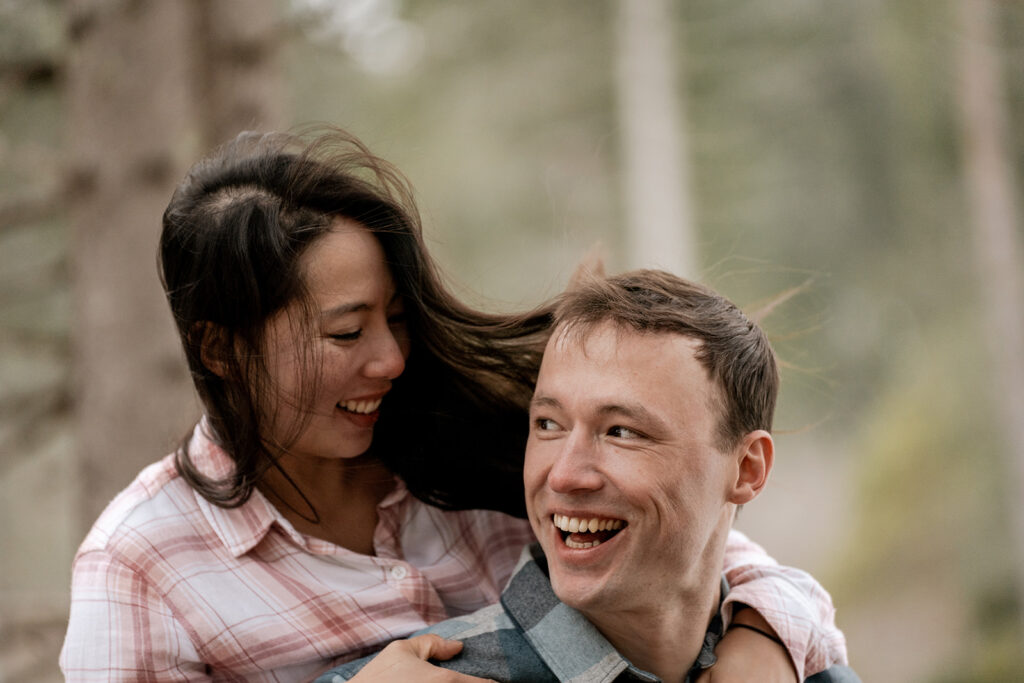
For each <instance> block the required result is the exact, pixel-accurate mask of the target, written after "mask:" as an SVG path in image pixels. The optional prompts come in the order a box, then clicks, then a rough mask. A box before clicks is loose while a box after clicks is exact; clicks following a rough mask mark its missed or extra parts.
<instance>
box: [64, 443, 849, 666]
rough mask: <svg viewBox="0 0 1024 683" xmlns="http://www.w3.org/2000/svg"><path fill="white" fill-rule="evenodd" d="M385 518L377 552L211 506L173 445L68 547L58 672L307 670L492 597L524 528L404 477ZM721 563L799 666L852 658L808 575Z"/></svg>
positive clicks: (735, 543)
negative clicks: (429, 499)
mask: <svg viewBox="0 0 1024 683" xmlns="http://www.w3.org/2000/svg"><path fill="white" fill-rule="evenodd" d="M193 458H194V461H195V463H196V465H197V466H198V467H199V468H200V469H201V470H202V471H203V472H205V473H207V474H213V475H215V476H216V475H222V474H224V473H226V472H228V471H230V468H231V460H230V458H229V457H228V456H227V455H226V454H225V453H224V452H223V451H221V450H220V449H219V448H218V447H216V446H215V445H214V444H212V443H211V442H210V441H209V440H208V439H206V438H205V437H204V436H203V434H202V432H201V430H200V429H199V428H197V430H196V434H195V436H194V438H193ZM378 515H379V521H378V524H377V529H376V532H375V534H374V549H375V553H376V555H375V556H372V557H371V556H367V555H361V554H358V553H354V552H351V551H349V550H346V549H344V548H340V547H338V546H336V545H334V544H332V543H328V542H326V541H322V540H319V539H316V538H312V537H309V536H305V535H303V534H300V533H298V532H297V531H295V529H294V528H293V527H292V525H291V524H290V523H289V522H288V521H287V520H286V519H284V517H283V516H282V515H281V514H280V513H279V512H278V511H277V510H276V509H275V508H274V506H273V505H271V504H270V503H269V502H268V501H267V500H266V498H264V497H263V496H262V495H261V494H260V493H259V492H255V493H254V494H253V496H252V498H251V499H250V500H249V501H248V502H247V503H246V504H245V505H243V506H241V507H239V508H236V509H230V510H227V509H223V508H219V507H217V506H214V505H211V504H210V503H208V502H207V501H206V500H204V499H203V498H202V497H201V496H199V495H198V494H196V493H195V491H193V490H192V489H191V488H190V487H189V486H188V485H187V484H186V483H185V482H184V481H183V480H182V479H181V478H180V477H179V476H178V475H177V473H176V472H175V469H174V458H173V456H168V457H166V458H164V459H163V460H161V461H160V462H157V463H155V464H153V465H151V466H149V467H147V468H146V469H145V470H143V471H142V473H141V474H140V475H139V476H138V477H137V478H136V480H135V481H134V482H133V483H132V484H131V485H130V486H129V487H128V488H127V489H125V490H124V491H123V492H122V493H121V494H120V495H118V496H117V498H115V499H114V501H113V502H112V503H111V504H110V505H109V506H108V508H107V509H106V510H105V511H104V512H103V514H102V515H101V516H100V518H99V520H97V522H96V524H95V525H94V526H93V528H92V531H91V532H90V533H89V535H88V536H87V537H86V539H85V541H84V542H83V544H82V546H81V548H80V549H79V551H78V554H77V555H76V557H75V561H74V565H73V576H72V592H71V615H70V621H69V624H68V632H67V637H66V639H65V642H64V648H63V650H62V652H61V658H60V663H61V668H62V670H63V671H64V674H65V676H66V678H67V680H68V681H114V680H116V681H129V680H130V681H211V680H217V681H303V680H309V679H311V678H312V677H313V676H315V675H316V674H317V673H319V672H321V671H323V670H325V669H327V668H328V667H329V666H332V665H336V664H339V663H342V662H344V661H347V660H349V659H353V658H355V657H359V656H362V655H364V654H368V653H369V652H372V651H374V650H377V649H379V648H381V647H382V646H383V645H385V644H386V643H387V642H389V641H391V640H393V639H395V638H401V637H404V636H406V635H408V634H409V633H411V632H412V631H415V630H417V629H420V628H423V627H425V626H427V625H429V624H433V623H435V622H437V621H441V620H443V619H446V618H448V617H449V616H455V615H458V614H462V613H466V612H469V611H472V610H475V609H478V608H480V607H483V606H484V605H487V604H490V603H493V602H495V601H496V600H497V598H498V596H499V595H500V593H501V589H502V587H503V586H504V584H505V582H506V580H507V579H508V577H509V576H510V575H511V572H512V569H513V568H514V566H515V563H516V560H517V559H518V557H519V551H520V549H521V548H522V547H523V546H524V545H525V544H526V543H528V542H530V541H531V540H532V534H531V532H530V529H529V525H528V524H527V523H526V522H524V521H522V520H518V519H514V518H512V517H509V516H507V515H504V514H501V513H498V512H491V511H481V510H473V511H463V512H446V511H442V510H439V509H437V508H433V507H431V506H428V505H425V504H424V503H422V502H420V501H419V500H417V499H415V498H414V497H413V496H411V495H409V493H408V492H407V490H406V489H405V486H404V485H403V484H402V483H401V482H397V483H396V487H395V489H394V491H392V493H390V494H389V495H388V496H387V497H386V498H385V499H384V500H383V501H382V502H381V503H380V505H379V508H378ZM726 565H727V577H728V579H729V581H730V583H731V584H732V585H733V586H734V588H733V592H732V593H731V594H730V596H729V599H730V600H731V601H735V600H742V601H743V602H745V603H747V604H750V605H752V606H753V607H755V608H757V609H758V610H759V611H760V612H761V613H762V614H764V615H765V618H766V619H768V621H769V622H770V623H772V625H773V626H774V627H775V628H776V630H777V631H778V632H779V634H780V635H781V636H782V637H783V639H784V640H785V641H786V642H787V645H788V646H789V649H790V652H791V654H792V655H793V656H794V658H795V659H796V660H797V661H798V662H799V665H800V668H801V669H803V665H804V664H805V663H806V665H807V667H808V668H807V671H808V672H813V671H814V670H817V668H824V666H825V665H827V664H828V663H830V662H831V661H839V659H840V658H842V659H844V660H845V652H844V651H843V647H844V646H843V641H842V634H840V633H839V632H838V631H837V630H836V629H835V626H834V624H833V622H832V605H831V600H830V599H829V597H828V594H827V593H825V592H824V590H823V589H821V587H820V586H818V584H817V583H816V582H815V581H814V580H813V579H812V578H811V577H809V576H808V575H807V574H804V573H803V572H799V571H797V570H792V569H787V568H783V567H778V566H777V565H776V564H775V563H774V561H773V560H772V559H771V558H769V557H767V556H766V555H765V554H764V551H763V550H761V548H759V547H758V546H757V545H755V544H753V543H751V542H750V541H748V540H747V539H746V538H745V537H743V536H742V535H739V534H737V535H734V536H732V537H731V540H730V544H729V550H728V551H727V559H726ZM837 652H838V653H839V654H838V656H837ZM805 658H806V662H805V661H804V659H805ZM826 660H827V661H826ZM821 662H825V665H821V666H820V667H819V664H821ZM812 667H814V668H812Z"/></svg>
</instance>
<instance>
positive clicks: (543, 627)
mask: <svg viewBox="0 0 1024 683" xmlns="http://www.w3.org/2000/svg"><path fill="white" fill-rule="evenodd" d="M728 590H729V586H728V584H727V583H726V581H725V579H724V578H723V579H722V593H721V597H722V599H724V598H725V595H726V593H728ZM422 633H436V634H438V635H440V636H442V637H444V638H451V639H454V640H461V641H462V643H463V648H462V652H460V653H459V654H458V655H456V656H455V657H454V658H453V659H450V660H448V661H445V662H435V663H436V664H437V665H438V666H442V667H444V668H446V669H452V670H455V671H459V672H461V673H464V674H469V675H472V676H479V677H481V678H490V679H493V680H496V681H499V682H506V681H507V682H509V683H512V682H529V683H549V682H550V683H558V682H560V681H564V682H571V683H611V682H612V681H615V682H616V683H625V682H628V681H639V682H642V683H660V681H661V679H660V678H658V677H657V676H655V675H653V674H650V673H647V672H646V671H642V670H640V669H638V668H636V667H635V666H633V665H632V664H630V662H629V660H627V659H626V658H625V657H623V656H622V655H621V654H619V653H618V652H617V651H616V650H615V648H614V647H612V645H611V643H609V642H608V641H607V640H605V638H604V636H602V635H601V633H600V632H599V631H598V630H597V628H595V627H594V625H593V624H591V623H590V622H589V621H587V618H586V617H584V616H583V615H582V614H580V613H579V612H577V611H576V610H574V609H573V608H571V607H569V606H568V605H566V604H564V603H562V602H561V601H560V600H559V599H558V598H557V597H556V596H555V593H554V591H552V590H551V582H550V581H549V580H548V576H547V561H546V559H545V558H544V554H543V552H542V551H541V549H540V546H539V545H537V544H534V545H532V546H530V547H529V548H526V549H524V550H523V555H522V557H521V558H520V560H519V564H518V565H517V566H516V569H515V572H514V573H513V575H512V578H511V579H510V580H509V583H508V585H507V586H506V587H505V590H504V591H503V592H502V594H501V602H500V603H498V604H495V605H491V606H489V607H485V608H483V609H481V610H478V611H476V612H473V613H472V614H467V615H465V616H462V617H455V618H453V619H448V620H447V621H442V622H441V623H439V624H435V625H433V626H431V627H430V628H427V629H424V630H422V631H419V632H418V633H417V634H415V635H419V634H422ZM721 638H722V617H721V614H718V615H716V616H715V618H714V619H712V621H711V624H710V625H709V626H708V631H707V634H706V635H705V636H704V644H703V646H702V647H701V651H700V654H699V655H698V656H697V661H696V662H694V665H693V667H692V668H691V669H690V673H689V675H688V676H687V679H686V680H687V681H691V680H693V679H695V678H696V676H697V675H699V674H700V672H701V671H702V670H704V669H707V668H708V667H710V666H711V665H712V664H714V663H715V662H716V659H715V653H714V649H715V646H716V645H717V644H718V641H719V640H720V639H721ZM371 659H373V656H370V657H364V658H362V659H357V660H355V661H352V662H348V663H347V664H343V665H341V666H339V667H337V668H334V669H331V670H330V671H328V672H326V673H324V674H322V675H321V676H320V677H318V678H317V679H316V681H315V682H314V683H343V682H344V681H347V680H349V679H351V678H352V677H353V676H355V675H356V674H357V673H358V672H359V670H360V669H362V668H363V667H364V666H365V665H366V664H367V662H369V661H370V660H371ZM837 669H843V670H844V671H840V672H839V674H840V677H834V676H833V677H819V676H822V675H826V676H827V675H828V672H823V674H819V676H812V677H811V678H809V679H807V680H808V681H814V683H829V682H832V681H834V682H836V683H856V682H857V681H859V679H858V678H857V677H856V676H855V675H853V672H852V671H850V670H849V669H846V668H845V667H833V669H829V671H830V672H835V671H836V670H837ZM846 672H849V676H852V677H843V676H844V675H845V674H846Z"/></svg>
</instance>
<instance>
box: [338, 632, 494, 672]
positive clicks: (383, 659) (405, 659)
mask: <svg viewBox="0 0 1024 683" xmlns="http://www.w3.org/2000/svg"><path fill="white" fill-rule="evenodd" d="M461 651H462V643H460V642H459V641H457V640H445V639H444V638H442V637H441V636H439V635H436V634H433V633H428V634H426V635H422V636H416V637H414V638H409V639H408V640H396V641H394V642H393V643H391V644H389V645H388V646H387V647H385V648H384V649H383V650H381V651H380V654H378V655H377V656H376V657H374V658H373V660H372V661H371V662H370V663H369V664H367V665H366V666H364V667H363V668H362V670H361V671H360V672H359V673H358V674H356V675H355V677H354V678H352V679H351V683H386V682H387V681H393V682H394V683H408V682H409V681H424V682H425V683H481V681H483V680H484V679H482V678H476V677H475V676H467V675H466V674H460V673H457V672H455V671H449V670H448V669H442V668H440V667H437V666H434V665H433V664H431V663H430V662H428V661H427V660H428V659H438V660H441V661H444V660H446V659H451V658H452V657H454V656H455V655H457V654H459V652H461Z"/></svg>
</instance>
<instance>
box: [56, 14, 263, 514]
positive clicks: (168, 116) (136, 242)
mask: <svg viewBox="0 0 1024 683" xmlns="http://www.w3.org/2000/svg"><path fill="white" fill-rule="evenodd" d="M242 4H244V8H243V7H241V6H239V2H237V1H236V2H231V1H229V0H211V1H209V2H181V1H178V0H175V1H174V2H167V1H165V0H116V1H104V0H70V1H69V9H70V16H71V25H70V34H71V41H72V45H71V59H70V62H69V67H68V78H67V87H68V112H69V118H68V133H69V140H68V150H69V154H70V160H71V161H70V166H71V168H70V169H69V178H68V200H69V211H70V219H71V224H72V248H71V257H70V261H71V270H72V283H73V292H74V293H73V306H74V311H73V315H74V323H73V327H72V330H73V333H72V334H73V338H72V346H73V366H74V373H75V374H74V378H75V383H74V397H75V410H76V418H75V421H76V445H77V450H78V454H79V466H80V477H79V484H80V490H81V492H82V500H81V505H80V510H81V517H80V520H79V523H80V524H81V525H82V531H83V533H84V531H85V530H86V529H87V528H88V526H89V525H90V524H91V523H92V521H93V520H94V519H95V518H96V516H97V514H98V513H99V512H100V511H101V510H102V509H103V507H104V506H105V505H106V503H107V502H108V501H109V500H110V499H111V497H112V496H113V495H114V494H115V493H116V492H117V491H118V490H120V489H121V488H123V487H124V486H125V485H126V484H127V483H128V482H129V481H130V480H131V478H132V477H133V476H134V475H135V474H136V472H137V471H138V470H139V469H140V468H141V467H142V466H144V465H146V464H148V463H150V462H153V461H154V460H156V459H157V458H159V457H160V456H162V455H163V454H165V453H167V452H169V451H170V450H171V449H172V448H173V447H174V445H175V443H176V441H177V440H178V438H179V437H181V436H183V435H184V434H185V433H186V431H187V429H188V426H189V424H190V423H191V422H192V421H193V420H194V419H195V418H196V416H197V414H198V412H199V408H198V406H197V403H196V401H195V400H194V399H193V398H192V390H191V384H190V382H189V380H188V375H187V372H186V371H185V367H184V363H183V358H182V353H181V351H180V347H179V343H178V340H177V336H176V333H175V331H174V329H173V326H172V321H171V318H170V315H169V311H168V309H167V304H166V301H165V300H164V297H163V294H162V292H161V289H160V285H159V280H158V278H157V274H156V267H155V263H156V249H157V240H158V237H159V231H160V217H161V215H162V213H163V209H164V207H165V206H166V205H167V201H168V200H169V198H170V195H171V192H172V191H173V188H174V186H175V184H176V183H177V182H178V181H179V180H180V178H181V177H182V176H183V175H184V173H185V171H186V169H187V168H188V166H189V165H190V164H191V163H192V162H193V161H195V160H196V159H197V158H198V156H199V155H201V154H202V153H205V152H206V151H207V149H208V148H209V147H210V146H211V144H213V143H214V142H218V143H219V142H221V141H223V140H224V139H225V138H228V137H231V136H232V135H234V133H235V130H234V128H236V127H239V126H245V127H249V128H254V127H259V126H265V125H280V123H281V121H280V111H281V102H282V100H283V98H282V97H281V96H280V93H281V91H283V87H281V86H280V78H279V76H278V75H277V74H276V73H275V71H274V69H273V66H274V65H273V54H274V50H273V49H272V41H273V40H274V39H275V36H274V35H273V33H272V32H271V31H269V30H267V28H266V27H267V26H270V25H272V24H273V22H274V18H275V16H276V14H275V12H276V10H275V9H274V5H273V2H272V1H271V0H254V1H252V2H244V3H242ZM221 41H223V42H221ZM264 78H266V79H269V82H268V83H265V82H263V79H264ZM271 93H273V95H272V94H271ZM264 98H266V99H268V100H272V102H271V103H270V104H269V105H266V106H265V105H264V104H263V100H264Z"/></svg>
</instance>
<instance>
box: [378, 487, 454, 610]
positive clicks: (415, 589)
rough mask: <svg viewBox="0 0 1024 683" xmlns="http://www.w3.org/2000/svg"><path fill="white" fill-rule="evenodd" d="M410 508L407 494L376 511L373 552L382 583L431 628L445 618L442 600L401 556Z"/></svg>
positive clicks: (432, 587) (424, 578)
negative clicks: (399, 596)
mask: <svg viewBox="0 0 1024 683" xmlns="http://www.w3.org/2000/svg"><path fill="white" fill-rule="evenodd" d="M409 504H410V499H409V496H408V494H406V495H405V496H404V497H402V498H401V499H400V500H397V501H393V502H390V503H387V502H386V503H385V504H383V505H382V506H381V507H379V508H378V509H377V529H376V531H375V532H374V535H373V544H374V551H375V553H376V556H377V563H378V566H380V568H381V571H382V574H383V577H382V578H383V581H384V582H385V583H387V584H388V585H389V586H391V587H393V588H394V589H395V590H397V591H398V592H399V593H400V594H401V595H402V596H403V597H404V598H405V599H406V600H407V601H408V603H409V605H410V607H411V609H413V610H414V611H415V612H416V614H418V615H419V616H420V618H421V619H423V621H425V622H426V623H428V624H434V623H437V622H438V621H442V620H444V619H446V618H447V617H448V613H447V610H446V609H445V606H444V603H443V602H442V601H441V596H440V595H438V593H437V590H436V589H435V588H434V586H433V584H432V583H430V581H429V580H428V579H427V577H426V576H424V574H423V572H421V571H420V570H419V569H417V568H416V567H415V566H413V565H412V564H410V563H408V562H406V561H405V559H404V557H403V555H402V546H401V523H402V518H403V516H404V515H405V514H406V513H407V511H408V506H409Z"/></svg>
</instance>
